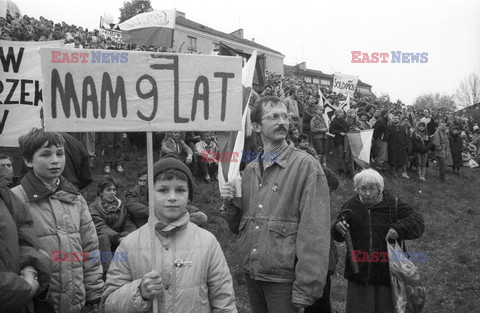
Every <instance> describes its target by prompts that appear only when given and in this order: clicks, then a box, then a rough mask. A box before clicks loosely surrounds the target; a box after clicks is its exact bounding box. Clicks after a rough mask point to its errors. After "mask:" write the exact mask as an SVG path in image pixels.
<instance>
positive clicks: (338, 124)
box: [329, 117, 350, 145]
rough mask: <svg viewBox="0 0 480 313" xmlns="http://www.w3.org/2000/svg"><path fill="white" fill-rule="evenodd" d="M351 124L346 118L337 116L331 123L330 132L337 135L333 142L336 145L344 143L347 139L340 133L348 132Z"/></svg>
mask: <svg viewBox="0 0 480 313" xmlns="http://www.w3.org/2000/svg"><path fill="white" fill-rule="evenodd" d="M349 127H350V126H349V125H348V123H347V121H346V120H344V119H340V118H338V117H335V118H334V119H333V121H332V123H331V124H330V129H329V132H330V133H331V134H332V135H335V138H334V140H333V142H334V143H335V145H343V144H344V141H345V139H344V138H345V136H344V135H341V134H340V133H345V134H346V133H348V129H349Z"/></svg>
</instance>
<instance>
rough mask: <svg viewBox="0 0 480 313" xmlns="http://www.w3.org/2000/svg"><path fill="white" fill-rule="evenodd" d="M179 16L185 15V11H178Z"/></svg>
mask: <svg viewBox="0 0 480 313" xmlns="http://www.w3.org/2000/svg"><path fill="white" fill-rule="evenodd" d="M177 16H181V17H185V12H182V11H177Z"/></svg>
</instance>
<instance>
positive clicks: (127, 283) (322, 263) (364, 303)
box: [0, 16, 480, 313]
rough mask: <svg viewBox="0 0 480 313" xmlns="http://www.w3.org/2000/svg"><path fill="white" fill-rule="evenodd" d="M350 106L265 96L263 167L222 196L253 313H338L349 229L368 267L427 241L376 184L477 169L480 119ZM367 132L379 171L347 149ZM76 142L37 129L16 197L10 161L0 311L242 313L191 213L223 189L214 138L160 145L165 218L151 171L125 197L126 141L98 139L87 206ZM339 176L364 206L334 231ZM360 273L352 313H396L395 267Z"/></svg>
mask: <svg viewBox="0 0 480 313" xmlns="http://www.w3.org/2000/svg"><path fill="white" fill-rule="evenodd" d="M0 32H1V33H0V39H3V40H21V41H30V40H34V41H36V40H38V41H43V40H58V39H65V40H66V44H67V45H73V46H72V47H75V48H82V47H85V48H87V47H88V48H91V49H97V48H105V49H109V48H111V49H117V48H121V49H124V48H132V47H127V46H124V45H122V44H115V43H114V42H113V41H112V40H111V39H109V38H102V37H101V36H100V35H99V33H98V31H93V32H90V31H88V30H86V29H85V30H83V28H81V27H76V26H73V25H72V26H69V25H67V24H66V23H62V24H58V23H57V24H54V23H53V22H52V21H49V20H46V19H44V18H43V17H40V19H39V20H36V19H34V18H29V17H27V16H24V17H23V18H21V17H20V16H18V17H16V18H13V17H12V16H7V18H6V19H2V18H0ZM135 49H137V47H135ZM138 49H140V48H139V47H138ZM345 101H347V98H346V97H345V96H344V95H341V94H336V93H334V92H331V91H330V90H328V89H326V88H322V89H319V88H318V87H317V86H316V85H314V84H307V83H305V82H303V81H300V80H297V79H293V78H284V77H281V76H278V75H273V74H270V75H269V76H268V80H267V85H266V86H265V88H263V89H262V90H258V92H254V93H253V96H252V103H251V109H252V111H251V115H250V120H251V131H252V134H251V135H249V136H248V137H247V138H246V143H245V148H244V151H247V150H248V151H250V152H256V153H257V152H258V154H255V155H256V157H251V158H243V157H241V156H240V158H241V162H242V166H241V169H242V182H241V187H240V188H241V191H242V192H241V194H242V197H237V194H238V193H237V191H238V190H236V188H239V186H238V185H235V184H233V183H232V182H227V183H226V184H225V185H224V186H221V192H220V195H221V197H222V199H223V201H224V204H223V207H222V209H221V211H222V216H223V217H224V218H225V220H226V221H227V224H228V227H229V229H230V230H231V231H232V232H234V233H236V234H238V237H237V244H236V247H235V250H236V253H237V256H238V261H239V264H240V267H241V269H242V271H243V273H244V274H245V281H246V288H247V291H248V297H249V300H250V305H251V310H252V312H253V313H263V312H267V313H268V312H270V313H273V312H275V313H277V312H280V313H283V312H285V313H293V312H307V313H313V312H331V305H330V284H331V280H330V276H331V275H332V274H333V272H334V270H335V265H336V262H337V260H338V256H337V252H336V248H335V244H334V243H333V241H337V242H343V241H344V240H345V234H346V233H347V230H348V231H349V232H350V233H351V237H352V242H353V247H354V248H355V249H357V250H359V251H362V252H364V253H367V254H368V253H370V254H372V253H385V252H386V251H387V244H386V240H385V239H387V240H398V241H401V240H411V239H416V238H419V237H420V236H421V235H422V234H423V232H424V229H425V228H424V221H423V218H422V215H421V214H420V213H419V209H418V208H415V207H413V206H411V205H409V204H407V203H404V202H402V201H401V200H400V199H398V198H396V197H395V196H394V195H393V194H392V193H391V192H389V191H388V190H386V189H385V185H384V179H383V176H382V175H381V174H380V173H384V174H389V175H392V176H401V177H403V178H405V179H408V178H409V174H408V171H409V170H411V169H413V167H415V170H416V174H417V175H418V178H419V179H420V180H422V181H426V167H427V166H428V165H429V164H430V165H431V164H434V163H436V165H437V166H438V168H439V172H440V179H441V180H442V181H444V180H445V172H446V167H447V166H448V165H451V166H452V168H453V173H455V174H460V168H461V167H462V166H464V163H466V162H468V164H469V166H471V164H472V163H471V161H473V162H478V156H477V154H476V151H478V149H479V148H480V130H479V127H478V125H477V124H476V123H475V122H474V121H473V120H472V119H469V118H464V117H458V116H455V115H454V114H452V113H451V112H446V111H437V110H433V109H425V110H418V109H415V108H414V107H411V106H405V105H403V104H402V103H401V102H397V103H391V102H390V101H388V100H385V99H382V98H380V99H375V98H374V97H362V96H361V95H360V94H358V93H357V94H356V95H355V97H353V98H352V99H351V100H350V102H349V103H348V106H349V109H348V110H344V108H343V106H344V103H345ZM327 105H328V106H329V107H331V108H333V114H334V117H333V119H332V120H331V121H330V120H326V119H325V118H326V117H325V115H324V113H325V109H326V106H327ZM366 129H373V142H372V153H371V162H370V165H371V166H370V167H372V168H367V167H369V166H368V165H361V164H357V163H355V162H354V158H353V156H352V153H351V151H350V148H349V144H348V139H347V138H346V134H347V133H348V132H358V131H361V130H366ZM72 135H73V136H72ZM72 135H70V134H65V133H54V132H45V131H44V130H43V129H33V130H32V131H30V132H29V133H28V134H26V135H24V136H22V137H21V138H20V139H19V143H20V149H21V153H22V158H23V160H24V162H25V165H26V167H27V169H26V170H25V171H24V175H23V177H22V178H21V180H19V181H17V182H16V183H15V184H13V185H12V178H13V168H12V159H11V158H10V157H9V156H8V155H6V154H0V197H1V199H0V214H1V216H2V218H1V220H0V221H1V224H0V236H1V239H2V240H1V241H0V244H1V246H0V247H1V249H2V251H5V253H2V255H1V256H0V265H1V272H0V278H1V279H0V287H1V290H2V293H0V297H1V301H0V306H1V308H0V311H5V312H57V313H60V312H62V313H63V312H75V313H76V312H103V311H105V312H138V311H143V312H147V311H148V312H150V311H151V310H152V306H153V302H154V301H155V302H156V303H157V305H158V306H159V308H160V312H163V311H171V312H182V313H183V312H237V309H236V305H235V296H234V290H233V280H232V276H231V274H230V270H229V266H228V265H227V263H226V260H225V257H224V254H223V252H222V249H221V247H220V245H219V243H218V241H217V240H216V238H215V237H214V236H213V235H212V234H211V233H210V232H208V231H206V230H205V229H204V227H205V226H206V225H207V224H208V219H207V216H206V214H205V213H203V212H202V211H201V210H199V209H198V208H196V207H195V206H193V205H192V204H191V201H192V199H193V188H194V186H196V184H195V183H194V181H195V179H196V178H195V177H197V178H200V179H201V180H203V181H204V183H212V181H214V180H215V177H216V175H217V172H218V166H219V163H220V161H221V160H220V158H221V153H220V151H219V148H218V144H217V139H216V136H215V133H214V132H201V133H200V132H187V133H185V132H167V133H158V134H156V135H155V138H156V142H157V145H156V148H157V149H158V151H159V154H160V159H159V160H158V161H157V162H156V163H155V164H154V167H153V174H154V186H153V191H154V195H153V199H154V203H153V207H154V214H153V215H150V214H149V213H150V210H149V195H148V184H147V174H146V172H144V171H142V172H139V173H137V174H138V175H137V180H138V182H137V185H136V186H135V187H134V188H133V189H132V190H130V191H128V192H127V193H126V195H125V199H122V197H121V196H119V195H117V190H118V183H117V182H116V181H115V179H114V178H112V176H110V175H109V174H110V172H111V171H112V168H114V169H116V171H117V172H118V173H123V172H124V167H123V166H124V160H123V153H124V151H123V150H124V148H123V146H122V144H123V140H122V139H123V137H122V134H121V133H112V134H103V135H102V141H103V143H102V144H103V145H104V146H103V148H102V150H103V151H104V158H105V160H104V164H103V167H102V169H103V173H102V174H105V175H104V176H102V178H101V179H100V180H99V181H97V182H96V184H97V193H96V198H95V199H94V200H93V201H92V202H91V203H87V202H86V201H85V199H84V198H83V196H82V193H81V190H82V189H84V188H85V187H86V186H88V185H89V184H91V183H92V182H93V178H92V173H91V171H92V169H93V170H94V169H95V167H94V166H93V165H94V164H95V147H96V144H95V137H96V136H95V134H93V133H82V134H78V133H73V134H72ZM129 139H130V141H131V142H132V143H133V144H136V145H138V146H141V145H142V144H141V143H140V142H138V141H137V140H136V137H135V136H133V135H132V136H130V137H129ZM264 156H269V157H264ZM272 156H275V157H272ZM467 158H468V160H467ZM328 165H331V166H333V167H334V170H335V172H333V171H331V170H330V169H329V168H328ZM477 166H478V165H477ZM342 175H345V176H346V177H353V182H354V187H355V190H354V195H353V196H352V197H351V198H350V199H346V200H345V204H344V205H343V207H342V208H341V210H340V213H339V215H338V217H337V220H336V222H335V223H334V224H333V225H331V223H330V193H331V192H334V190H335V188H336V187H337V186H338V178H337V176H338V177H340V176H342ZM10 188H11V189H10ZM364 225H370V227H371V228H372V229H370V232H365V231H363V229H364V227H363V226H364ZM351 263H352V261H351V260H350V259H348V260H347V262H346V263H345V278H346V279H347V280H348V289H347V305H346V312H348V313H350V312H373V311H375V310H380V311H381V312H386V313H388V312H394V309H393V306H394V304H393V300H392V290H391V288H392V287H391V285H390V274H389V267H388V262H386V263H385V262H383V263H381V262H374V261H365V262H363V263H361V264H360V265H359V269H358V272H357V273H355V272H354V271H352V264H351ZM3 291H5V292H3Z"/></svg>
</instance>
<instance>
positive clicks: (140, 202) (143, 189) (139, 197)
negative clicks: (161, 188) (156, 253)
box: [125, 172, 208, 228]
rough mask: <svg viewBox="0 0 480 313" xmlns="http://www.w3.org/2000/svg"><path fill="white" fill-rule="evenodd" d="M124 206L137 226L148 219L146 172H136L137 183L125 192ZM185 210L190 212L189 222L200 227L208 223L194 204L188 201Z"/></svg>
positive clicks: (143, 223) (206, 218) (204, 215)
mask: <svg viewBox="0 0 480 313" xmlns="http://www.w3.org/2000/svg"><path fill="white" fill-rule="evenodd" d="M125 196H126V199H127V200H126V206H127V209H128V211H129V212H130V215H131V216H132V218H133V221H134V222H135V225H136V226H137V228H140V227H142V226H143V225H145V224H146V223H147V221H148V215H149V208H148V185H147V173H146V172H140V173H139V174H138V183H137V185H136V186H135V187H134V188H133V189H131V190H129V191H127V192H126V195H125ZM187 211H188V214H190V222H192V223H194V224H197V225H198V226H200V227H205V226H206V225H207V224H208V217H207V215H206V214H205V213H203V212H202V211H200V209H198V208H197V207H196V206H194V205H192V204H190V203H188V204H187Z"/></svg>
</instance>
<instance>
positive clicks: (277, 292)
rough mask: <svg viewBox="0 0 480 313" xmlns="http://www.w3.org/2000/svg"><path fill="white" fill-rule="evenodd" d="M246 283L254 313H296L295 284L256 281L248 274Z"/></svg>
mask: <svg viewBox="0 0 480 313" xmlns="http://www.w3.org/2000/svg"><path fill="white" fill-rule="evenodd" d="M245 281H246V283H247V291H248V299H249V300H250V306H251V309H252V313H295V310H296V309H295V307H294V306H293V303H292V288H293V284H287V283H272V282H266V281H260V280H254V279H251V278H250V275H248V274H246V275H245Z"/></svg>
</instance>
